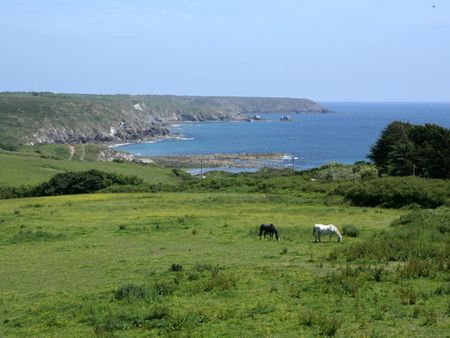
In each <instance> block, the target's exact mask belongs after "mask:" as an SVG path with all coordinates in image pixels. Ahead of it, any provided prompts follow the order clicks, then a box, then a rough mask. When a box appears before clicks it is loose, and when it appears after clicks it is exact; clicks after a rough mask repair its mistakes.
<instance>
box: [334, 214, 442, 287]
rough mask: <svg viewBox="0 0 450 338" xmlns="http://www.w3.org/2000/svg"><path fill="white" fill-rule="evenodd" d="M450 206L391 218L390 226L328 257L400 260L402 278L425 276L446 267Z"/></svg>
mask: <svg viewBox="0 0 450 338" xmlns="http://www.w3.org/2000/svg"><path fill="white" fill-rule="evenodd" d="M449 219H450V209H448V208H440V209H437V210H419V211H413V212H411V213H409V214H408V215H405V216H401V217H400V218H399V219H397V220H394V221H393V222H392V228H391V229H389V230H388V231H384V232H381V233H378V234H375V235H374V236H373V237H372V238H370V239H368V240H366V241H364V242H362V243H357V244H354V245H351V246H347V247H343V248H342V247H341V248H336V249H335V250H333V251H332V252H331V253H330V255H329V259H337V258H339V257H342V258H344V259H345V260H346V261H355V260H374V261H377V262H379V261H403V262H407V263H406V264H405V265H403V267H402V268H401V270H400V274H401V275H402V276H403V277H406V278H417V277H426V276H429V275H430V274H432V273H435V272H438V271H446V270H447V269H448V263H449V262H450V257H449V253H448V248H449V247H450V236H448V235H447V234H448V233H450V224H449V222H448V220H449Z"/></svg>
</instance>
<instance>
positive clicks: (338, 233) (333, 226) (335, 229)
mask: <svg viewBox="0 0 450 338" xmlns="http://www.w3.org/2000/svg"><path fill="white" fill-rule="evenodd" d="M330 225H331V227H332V228H333V230H334V231H336V234H337V235H338V236H339V237H341V238H342V234H341V232H340V231H339V229H338V228H337V226H335V225H334V224H330Z"/></svg>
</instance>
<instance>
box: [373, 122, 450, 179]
mask: <svg viewBox="0 0 450 338" xmlns="http://www.w3.org/2000/svg"><path fill="white" fill-rule="evenodd" d="M368 158H370V159H371V160H372V161H373V162H374V163H375V164H376V165H377V167H378V169H379V172H380V173H382V174H389V175H396V176H408V175H413V174H415V175H418V176H422V177H430V178H450V130H449V129H446V128H443V127H441V126H438V125H435V124H425V125H424V126H421V125H411V124H409V123H404V122H400V121H394V122H391V123H390V124H389V125H388V126H387V127H386V128H385V129H384V130H383V131H382V133H381V136H380V138H379V139H378V140H377V142H376V143H375V144H374V145H373V146H372V147H371V149H370V153H369V155H368Z"/></svg>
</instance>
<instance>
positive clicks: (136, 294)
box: [114, 284, 148, 300]
mask: <svg viewBox="0 0 450 338" xmlns="http://www.w3.org/2000/svg"><path fill="white" fill-rule="evenodd" d="M147 295H148V292H147V290H146V289H145V288H144V287H143V286H140V285H136V284H126V285H123V286H121V287H119V288H118V289H117V290H116V291H114V298H115V299H118V300H124V299H144V298H146V297H147Z"/></svg>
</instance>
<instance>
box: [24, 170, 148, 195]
mask: <svg viewBox="0 0 450 338" xmlns="http://www.w3.org/2000/svg"><path fill="white" fill-rule="evenodd" d="M142 182H143V181H142V179H140V178H138V177H136V176H125V175H119V174H112V173H107V172H103V171H100V170H95V169H93V170H88V171H82V172H66V173H60V174H56V175H55V176H53V177H52V178H51V179H50V180H49V181H48V182H45V183H42V184H40V185H38V186H37V187H35V188H34V189H33V191H32V195H34V196H55V195H69V194H85V193H91V192H95V191H98V190H100V189H104V188H106V187H109V186H111V185H114V184H119V185H138V184H141V183H142Z"/></svg>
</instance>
